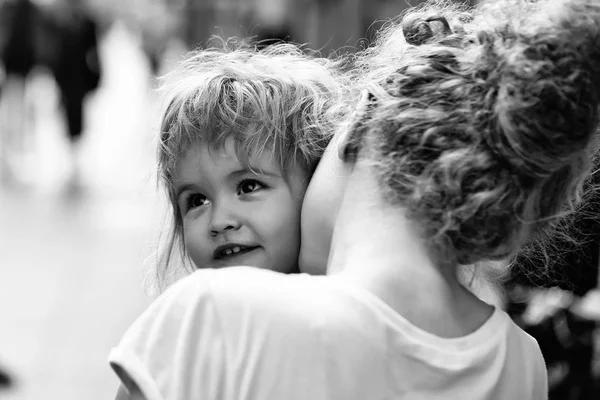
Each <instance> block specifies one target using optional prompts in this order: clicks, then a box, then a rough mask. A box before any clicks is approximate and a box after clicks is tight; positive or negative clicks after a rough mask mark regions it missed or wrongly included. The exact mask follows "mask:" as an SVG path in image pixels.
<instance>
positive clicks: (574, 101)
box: [351, 0, 600, 264]
mask: <svg viewBox="0 0 600 400" xmlns="http://www.w3.org/2000/svg"><path fill="white" fill-rule="evenodd" d="M356 66H357V70H356V71H357V74H356V75H355V79H356V80H357V82H359V86H362V87H365V88H367V89H368V90H369V91H370V92H371V94H372V96H373V97H374V98H375V99H376V103H375V104H376V106H375V107H373V108H372V109H371V110H370V112H369V116H370V117H369V118H368V119H367V120H365V121H363V122H362V128H363V129H360V130H357V133H356V134H364V135H366V136H367V139H368V142H369V144H370V145H371V146H370V148H372V149H374V153H375V155H374V156H372V155H369V156H368V157H369V158H371V159H372V161H374V162H375V163H376V164H375V168H376V170H377V172H378V174H379V176H380V179H381V183H382V185H381V186H382V188H383V193H384V197H385V198H386V200H388V201H389V202H390V203H392V204H401V205H402V206H403V207H405V208H406V209H407V211H408V213H409V215H410V216H411V217H412V218H413V219H414V220H416V221H419V225H420V226H421V227H423V231H424V232H423V233H424V235H425V237H426V238H427V239H429V241H430V243H431V246H432V248H433V249H434V250H435V251H436V252H438V253H439V255H440V257H444V259H448V257H450V259H453V260H456V261H457V262H458V263H461V264H473V263H476V262H479V261H482V260H489V259H504V258H506V257H509V256H511V255H513V254H514V253H515V251H516V250H518V248H519V246H520V245H521V244H522V243H523V241H525V240H527V239H528V238H529V237H530V235H531V234H532V233H535V232H538V231H540V230H542V229H543V228H544V227H546V226H547V225H548V224H549V222H550V221H552V220H553V219H555V218H556V217H557V216H559V215H561V214H562V213H563V211H564V210H565V209H568V210H573V209H574V204H575V203H576V202H577V200H578V199H579V198H580V194H581V188H582V183H583V181H584V179H585V176H586V174H587V172H588V171H589V167H590V153H591V152H592V151H593V150H594V149H593V145H592V144H593V138H594V137H595V136H596V135H597V132H598V121H599V112H598V107H599V101H600V2H597V1H594V0H565V1H563V2H553V1H551V0H540V1H538V2H528V1H512V0H510V1H509V0H505V1H503V0H498V1H493V2H489V3H486V4H484V5H482V6H480V7H478V8H475V9H469V8H466V7H464V6H457V5H454V4H451V3H450V2H443V1H436V2H434V3H429V4H427V5H425V6H424V7H422V8H418V9H413V10H411V11H410V12H409V13H408V14H407V15H406V16H405V17H404V19H403V20H401V21H400V22H398V21H395V22H392V23H391V24H390V25H388V26H387V27H386V28H385V29H384V31H383V32H381V33H380V36H379V40H378V42H377V43H376V45H375V46H374V47H373V48H372V49H367V50H364V51H363V52H361V53H360V54H358V56H357V58H356ZM359 74H362V75H363V76H364V78H360V77H359ZM352 134H353V133H351V136H352ZM365 140H366V139H365ZM365 140H363V142H365ZM565 204H567V206H565Z"/></svg>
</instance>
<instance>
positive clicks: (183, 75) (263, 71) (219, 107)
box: [157, 38, 350, 281]
mask: <svg viewBox="0 0 600 400" xmlns="http://www.w3.org/2000/svg"><path fill="white" fill-rule="evenodd" d="M216 42H220V43H218V44H214V45H212V46H211V47H208V48H206V49H200V50H197V51H193V52H191V53H190V54H188V56H187V57H186V59H185V60H184V61H183V63H182V64H181V68H180V69H179V70H178V71H175V72H174V73H172V74H170V75H167V76H166V77H163V78H162V82H163V85H162V87H161V89H160V91H161V92H163V93H164V95H165V98H166V108H165V110H164V112H163V113H162V118H161V123H160V132H159V135H158V150H157V153H158V154H157V158H158V178H159V182H161V183H162V184H163V185H164V187H165V189H166V191H167V195H168V196H169V199H170V202H171V206H172V207H171V208H172V223H171V231H170V232H169V234H168V238H167V241H166V243H165V244H164V246H163V247H164V249H163V252H162V255H161V256H160V258H159V266H158V269H157V270H158V272H159V277H158V280H159V281H161V280H162V277H163V276H164V275H165V273H166V272H167V271H166V270H167V268H168V266H169V264H170V263H171V262H172V261H173V259H174V256H180V258H181V261H182V262H183V263H184V264H186V263H188V264H189V260H188V259H187V257H186V256H185V253H186V252H185V248H184V243H183V240H182V238H183V227H182V219H181V214H180V211H179V207H178V204H177V199H176V198H175V194H174V193H173V187H172V186H173V185H172V182H173V178H174V176H175V173H176V168H177V163H178V161H179V160H180V158H181V157H182V156H183V155H185V154H186V152H187V151H189V149H190V148H196V147H197V146H198V145H203V146H208V147H209V149H218V148H221V147H222V146H223V145H224V144H225V142H226V140H228V139H229V138H232V139H233V141H234V148H235V152H236V155H237V157H238V159H239V160H240V162H241V163H242V164H243V165H245V166H246V167H247V168H250V165H249V163H248V161H249V158H250V157H251V156H258V155H260V154H261V153H262V152H264V151H269V152H271V153H272V154H273V156H275V157H276V159H277V160H278V162H279V164H280V167H281V170H282V171H283V172H284V174H285V173H286V171H287V170H288V169H289V168H290V167H291V166H293V165H299V166H300V167H301V168H303V169H304V170H305V171H307V173H308V174H309V175H310V174H312V173H313V172H314V169H315V168H316V164H317V163H318V161H319V159H320V158H321V156H322V154H323V152H324V150H325V148H326V146H327V144H328V142H329V140H330V139H331V136H332V135H333V131H334V128H335V126H336V125H335V122H337V120H338V119H339V118H340V115H341V113H342V107H341V105H342V104H343V102H342V99H343V98H344V96H345V93H346V91H347V90H348V88H349V87H350V85H348V84H347V83H346V82H345V78H344V77H345V75H344V74H342V73H341V71H340V70H341V67H340V64H338V61H334V60H328V59H325V58H319V57H314V56H309V55H307V54H305V53H304V52H303V51H302V49H301V48H300V47H298V46H296V45H292V44H276V45H272V46H269V47H266V48H265V49H263V50H259V49H258V48H256V47H255V45H251V44H249V43H247V42H244V41H242V40H238V39H230V40H227V41H223V40H219V39H218V38H216ZM340 62H341V61H340Z"/></svg>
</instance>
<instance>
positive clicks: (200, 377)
mask: <svg viewBox="0 0 600 400" xmlns="http://www.w3.org/2000/svg"><path fill="white" fill-rule="evenodd" d="M199 272H202V273H199ZM109 363H110V366H111V367H112V368H113V370H114V371H115V373H116V374H117V376H118V377H119V379H120V380H121V382H122V384H123V385H124V386H125V387H127V388H128V390H130V391H131V390H132V389H139V391H140V392H141V393H142V394H143V395H144V396H145V398H146V399H147V400H166V399H220V398H223V393H222V392H223V390H224V385H223V380H224V376H225V375H224V371H225V344H224V342H223V337H222V334H221V327H220V322H219V316H218V314H217V312H216V308H215V307H214V302H213V301H212V296H211V291H210V271H208V270H206V271H197V272H196V273H194V274H192V275H191V276H189V277H186V278H184V279H182V280H181V281H180V282H178V283H177V284H175V285H173V286H172V287H171V288H169V289H168V290H167V291H166V292H165V293H163V294H162V295H161V296H160V297H159V298H158V299H156V300H155V301H154V302H153V303H152V304H151V305H150V306H149V307H148V309H147V310H146V311H145V312H144V313H143V314H142V315H141V316H140V317H139V318H138V319H137V320H136V321H135V322H134V323H133V324H132V325H131V326H130V328H129V329H128V330H127V332H126V333H125V335H124V336H123V338H122V340H121V342H120V343H119V344H118V345H117V346H116V347H115V348H113V349H112V351H111V352H110V355H109Z"/></svg>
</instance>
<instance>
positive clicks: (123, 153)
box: [0, 0, 600, 400]
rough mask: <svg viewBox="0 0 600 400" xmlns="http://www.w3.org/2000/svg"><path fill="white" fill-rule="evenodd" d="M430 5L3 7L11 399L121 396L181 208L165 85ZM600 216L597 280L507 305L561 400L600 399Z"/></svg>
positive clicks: (190, 2) (0, 58)
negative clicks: (133, 342) (124, 369)
mask: <svg viewBox="0 0 600 400" xmlns="http://www.w3.org/2000/svg"><path fill="white" fill-rule="evenodd" d="M418 3H421V1H419V0H406V1H405V0H125V1H123V0H0V399H7V400H25V399H27V400H38V399H39V400H41V399H61V400H80V399H89V400H100V399H110V398H114V394H115V390H116V386H117V379H116V378H115V377H114V374H113V372H112V371H111V370H110V369H109V367H108V364H107V362H106V358H107V355H108V352H109V350H110V348H111V347H112V346H113V345H115V344H116V343H117V342H118V340H119V338H120V337H121V336H122V334H123V333H124V331H125V329H126V328H127V326H128V325H129V324H130V323H131V322H132V321H133V320H134V319H135V318H136V317H137V316H138V315H139V314H140V312H141V311H142V310H144V308H145V307H146V306H147V305H148V304H149V302H150V301H151V298H150V296H148V294H147V293H146V291H145V290H144V288H145V286H146V284H145V282H147V279H148V276H151V271H152V268H153V266H154V260H155V258H154V256H155V251H156V245H157V240H158V236H159V233H160V232H161V229H162V228H163V223H164V221H163V219H164V218H165V215H166V210H167V203H166V200H165V199H164V197H163V196H162V193H160V191H158V190H157V187H156V179H155V176H154V168H155V165H154V164H155V158H154V135H155V134H156V128H157V123H158V116H159V115H158V113H159V108H160V98H158V97H157V95H156V94H155V93H154V92H153V90H154V89H155V87H156V83H155V78H156V77H157V76H161V75H163V74H165V73H167V72H169V71H171V70H172V69H173V68H174V66H175V65H176V63H177V62H178V61H179V60H180V58H181V56H182V55H183V54H184V53H185V52H186V51H187V50H190V49H192V48H195V47H197V46H202V45H203V44H204V43H206V41H207V40H208V39H209V37H210V36H211V35H213V34H217V35H220V36H222V37H225V38H227V37H231V36H237V37H248V36H252V37H254V38H255V39H256V40H262V41H265V40H266V41H269V40H271V41H279V40H285V41H292V42H296V43H305V44H307V45H308V46H309V47H310V48H312V49H318V50H320V51H321V53H322V54H323V55H328V54H329V53H330V52H332V51H353V48H354V47H355V46H357V45H358V44H359V43H360V44H362V45H368V43H369V40H370V39H371V38H372V36H373V33H374V32H375V31H376V30H377V28H379V27H380V26H381V24H382V23H383V20H385V19H386V18H389V17H394V16H396V15H398V14H400V13H401V12H402V11H404V10H405V9H406V8H407V7H409V6H412V5H417V4H418ZM599 204H600V203H599ZM591 220H593V221H592V222H590V224H589V231H590V232H592V233H590V237H592V236H593V240H591V241H589V243H590V244H591V245H590V246H588V247H586V248H585V249H578V250H577V252H578V254H580V253H582V252H583V253H585V254H584V255H585V257H579V258H577V260H576V261H572V262H571V264H573V265H571V266H572V267H573V268H575V269H577V270H581V271H586V272H585V273H582V274H579V275H577V276H576V277H574V278H572V279H571V278H569V279H567V280H568V281H569V282H568V283H570V284H567V285H562V286H561V285H553V284H548V285H546V286H547V287H548V288H551V289H550V290H548V289H543V290H531V288H530V287H528V286H527V282H522V281H519V282H517V284H515V285H513V286H511V287H510V288H507V289H510V292H511V293H513V296H512V297H511V298H512V299H513V300H514V301H512V302H511V301H508V302H507V309H509V310H511V313H513V315H514V316H515V318H516V319H518V320H519V321H520V323H521V324H522V325H523V326H524V327H525V328H526V329H529V330H528V331H529V332H531V333H532V334H534V336H535V335H537V336H536V338H537V339H538V341H540V343H541V344H543V350H544V352H545V356H546V357H547V360H548V357H549V358H550V361H551V362H550V363H549V371H550V373H551V379H554V380H553V381H552V382H553V383H552V384H553V385H554V387H555V389H556V390H557V392H556V394H555V395H554V397H551V398H553V399H562V398H564V399H587V398H597V397H594V396H595V395H598V393H599V392H598V391H597V387H596V388H595V389H594V387H593V383H592V382H593V374H594V373H595V374H596V375H597V374H598V373H599V372H600V362H599V358H598V357H597V356H596V358H594V340H597V339H594V338H598V337H599V336H597V335H596V336H594V332H596V331H595V328H596V322H595V321H596V320H598V319H600V318H599V317H598V315H599V314H600V306H598V304H600V298H599V297H598V292H597V291H595V290H594V289H593V288H595V287H596V286H597V276H598V267H597V265H598V251H597V250H598V242H599V240H597V237H598V235H597V234H598V232H600V230H599V229H598V224H597V223H596V221H595V219H594V218H592V219H591ZM594 235H595V236H594ZM584 264H585V265H584ZM590 265H591V267H590ZM577 279H579V280H577ZM517 281H518V279H517ZM580 281H581V282H583V284H580V283H578V282H580ZM523 283H525V284H523ZM537 284H541V285H543V284H544V283H543V282H542V283H540V282H538V283H537ZM573 285H575V286H577V287H579V290H573V287H572V286H573ZM588 292H590V293H592V294H593V295H592V296H587V297H586V293H588ZM594 296H596V297H594ZM584 298H585V301H582V300H581V299H584ZM573 305H575V306H576V307H572V306H573ZM573 310H574V311H573ZM557 327H558V328H557ZM565 327H566V328H567V331H566V332H567V333H566V335H567V336H565V329H564V328H565ZM559 328H560V329H559ZM569 329H570V330H571V331H572V332H571V331H569ZM557 331H560V332H559V333H557ZM570 334H571V336H569V335H570ZM565 337H566V338H567V340H566V339H565ZM596 347H597V346H596ZM569 354H570V355H571V356H570V357H571V358H569V357H568V356H567V355H569ZM594 362H595V363H596V364H595V367H592V366H591V365H592V363H594ZM592 371H596V372H594V373H593V372H592ZM3 373H4V375H3ZM577 377H579V378H577ZM581 377H583V378H581ZM9 380H10V381H12V385H10V386H11V387H9V388H6V389H4V388H3V387H5V386H8V383H9ZM561 385H562V386H561ZM565 387H566V388H567V389H568V390H567V389H564V388H565ZM573 388H575V389H576V390H572V389H573ZM590 396H591V397H590Z"/></svg>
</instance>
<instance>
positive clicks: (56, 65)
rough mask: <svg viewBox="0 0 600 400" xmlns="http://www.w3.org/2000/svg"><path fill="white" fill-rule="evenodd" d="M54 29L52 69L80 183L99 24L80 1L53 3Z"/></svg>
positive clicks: (75, 180)
mask: <svg viewBox="0 0 600 400" xmlns="http://www.w3.org/2000/svg"><path fill="white" fill-rule="evenodd" d="M54 15H55V31H56V35H57V43H58V53H57V54H56V57H55V59H54V60H52V65H51V69H52V72H53V74H54V77H55V79H56V83H57V85H58V88H59V91H60V95H61V103H62V105H63V107H64V112H65V117H66V122H67V136H68V139H69V142H70V146H71V163H72V170H71V181H70V183H71V184H73V185H75V186H78V185H79V183H80V182H79V159H78V158H79V143H80V141H81V137H82V134H83V132H84V130H85V126H84V122H85V119H84V102H85V100H86V97H87V96H88V95H89V94H90V93H93V92H94V91H95V90H96V89H97V88H98V86H99V84H100V79H101V70H100V61H99V54H98V32H97V30H98V23H97V21H96V20H95V18H94V16H93V15H92V13H91V12H90V10H89V9H88V8H87V4H86V2H84V1H83V0H61V1H60V2H58V3H57V4H56V9H55V12H54Z"/></svg>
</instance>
